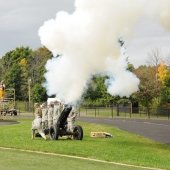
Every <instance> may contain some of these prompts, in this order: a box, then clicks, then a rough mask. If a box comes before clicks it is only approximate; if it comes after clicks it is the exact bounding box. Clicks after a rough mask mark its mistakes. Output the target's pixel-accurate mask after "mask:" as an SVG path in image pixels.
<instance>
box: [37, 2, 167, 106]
mask: <svg viewBox="0 0 170 170" xmlns="http://www.w3.org/2000/svg"><path fill="white" fill-rule="evenodd" d="M169 6H170V2H169V0H150V1H147V0H75V11H74V12H73V13H72V14H68V13H67V12H64V11H61V12H58V13H57V14H56V18H55V19H51V20H48V21H46V22H45V23H44V25H43V26H42V27H40V29H39V36H40V39H41V43H42V44H43V45H44V46H46V47H47V48H48V49H49V50H50V51H52V53H53V54H54V56H55V55H57V54H61V56H60V57H58V58H56V57H54V58H53V59H51V60H49V61H48V62H47V64H46V69H47V73H46V74H45V78H46V88H47V92H48V94H49V95H52V94H55V95H56V96H57V97H58V98H60V99H62V100H64V101H65V102H67V103H68V102H76V101H78V100H79V99H80V98H81V96H82V93H83V92H84V90H86V88H87V84H88V81H89V80H90V78H91V76H92V75H95V74H100V73H102V74H103V73H104V74H105V75H108V76H109V79H108V80H107V81H106V83H105V84H106V86H107V87H108V92H109V93H110V94H112V95H120V96H129V95H130V94H132V93H133V92H135V91H137V90H138V85H139V80H138V79H137V77H136V76H135V75H134V74H132V73H131V72H129V71H127V62H126V57H125V56H124V55H121V48H120V44H119V43H118V39H119V38H120V37H123V38H132V37H133V28H134V26H135V24H136V22H137V21H138V20H139V19H140V18H141V17H142V16H143V15H147V16H148V17H152V18H153V19H159V20H160V22H161V23H162V24H163V25H164V26H165V27H166V28H167V29H168V28H169V26H170V25H169V24H170V22H169V23H168V22H167V20H168V19H169V18H170V13H169V11H168V9H169Z"/></svg>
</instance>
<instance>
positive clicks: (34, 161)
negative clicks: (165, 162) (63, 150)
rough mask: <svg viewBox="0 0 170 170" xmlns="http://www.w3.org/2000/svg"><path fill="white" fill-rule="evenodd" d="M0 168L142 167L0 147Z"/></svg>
mask: <svg viewBox="0 0 170 170" xmlns="http://www.w3.org/2000/svg"><path fill="white" fill-rule="evenodd" d="M0 157H1V159H0V169H4V170H18V169H24V170H30V169H31V170H47V169H63V170H75V169H78V170H95V169H97V170H103V169H107V170H113V169H116V170H132V169H133V170H134V169H135V170H142V168H134V167H133V168H132V167H127V166H119V165H113V164H108V163H100V162H93V161H88V160H80V159H74V158H66V157H59V156H53V155H43V154H37V153H27V152H22V151H13V150H1V149H0Z"/></svg>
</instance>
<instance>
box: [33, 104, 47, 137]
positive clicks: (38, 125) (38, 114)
mask: <svg viewBox="0 0 170 170" xmlns="http://www.w3.org/2000/svg"><path fill="white" fill-rule="evenodd" d="M34 108H35V111H34V115H35V119H34V120H33V122H32V139H35V135H36V131H37V132H38V133H39V134H40V135H41V136H42V137H43V138H44V139H45V140H46V139H47V137H46V136H45V133H44V131H43V129H42V111H41V108H40V105H39V104H38V103H35V104H34Z"/></svg>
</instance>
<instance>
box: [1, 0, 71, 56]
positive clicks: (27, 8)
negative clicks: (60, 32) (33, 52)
mask: <svg viewBox="0 0 170 170" xmlns="http://www.w3.org/2000/svg"><path fill="white" fill-rule="evenodd" d="M61 10H64V11H68V12H72V11H73V10H74V0H5V1H4V0H0V57H2V56H3V55H4V54H5V53H6V52H8V51H9V50H12V49H15V48H16V47H18V46H22V45H23V46H29V47H31V48H33V49H34V48H38V47H40V46H41V44H40V39H39V37H38V29H39V27H40V26H42V25H43V23H44V21H46V20H48V19H51V18H55V16H56V13H57V12H58V11H61Z"/></svg>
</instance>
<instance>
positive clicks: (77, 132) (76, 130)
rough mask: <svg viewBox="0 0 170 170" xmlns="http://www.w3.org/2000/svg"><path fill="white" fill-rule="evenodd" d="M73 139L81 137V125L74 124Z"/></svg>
mask: <svg viewBox="0 0 170 170" xmlns="http://www.w3.org/2000/svg"><path fill="white" fill-rule="evenodd" d="M73 139H75V140H82V139H83V129H82V127H81V126H79V125H76V126H75V127H74V129H73Z"/></svg>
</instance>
